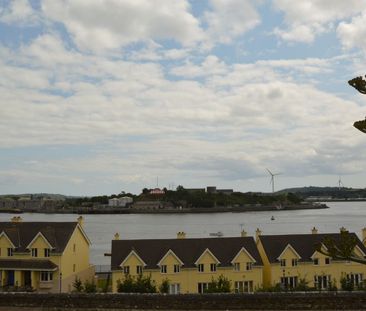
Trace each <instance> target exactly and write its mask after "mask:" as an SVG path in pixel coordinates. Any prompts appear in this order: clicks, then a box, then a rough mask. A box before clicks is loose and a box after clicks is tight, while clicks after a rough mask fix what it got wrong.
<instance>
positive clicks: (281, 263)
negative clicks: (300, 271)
mask: <svg viewBox="0 0 366 311" xmlns="http://www.w3.org/2000/svg"><path fill="white" fill-rule="evenodd" d="M280 266H281V267H286V259H281V260H280Z"/></svg>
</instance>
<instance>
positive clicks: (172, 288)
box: [169, 283, 180, 295]
mask: <svg viewBox="0 0 366 311" xmlns="http://www.w3.org/2000/svg"><path fill="white" fill-rule="evenodd" d="M169 294H172V295H178V294H180V284H179V283H171V284H169Z"/></svg>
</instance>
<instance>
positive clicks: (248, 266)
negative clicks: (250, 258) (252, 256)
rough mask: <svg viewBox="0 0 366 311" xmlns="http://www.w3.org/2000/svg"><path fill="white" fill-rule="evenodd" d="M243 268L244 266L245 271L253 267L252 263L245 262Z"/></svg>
mask: <svg viewBox="0 0 366 311" xmlns="http://www.w3.org/2000/svg"><path fill="white" fill-rule="evenodd" d="M245 268H246V270H247V271H249V270H252V269H253V263H252V262H247V263H246V266H245Z"/></svg>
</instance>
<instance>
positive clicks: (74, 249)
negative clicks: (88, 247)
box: [72, 243, 76, 253]
mask: <svg viewBox="0 0 366 311" xmlns="http://www.w3.org/2000/svg"><path fill="white" fill-rule="evenodd" d="M72 251H73V252H74V253H75V252H76V244H75V243H74V245H73V246H72Z"/></svg>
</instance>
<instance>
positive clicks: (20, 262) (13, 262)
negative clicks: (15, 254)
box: [0, 259, 58, 271]
mask: <svg viewBox="0 0 366 311" xmlns="http://www.w3.org/2000/svg"><path fill="white" fill-rule="evenodd" d="M57 268H58V267H57V265H56V264H54V263H53V262H52V261H50V260H42V259H0V269H3V270H41V271H54V270H57Z"/></svg>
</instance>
